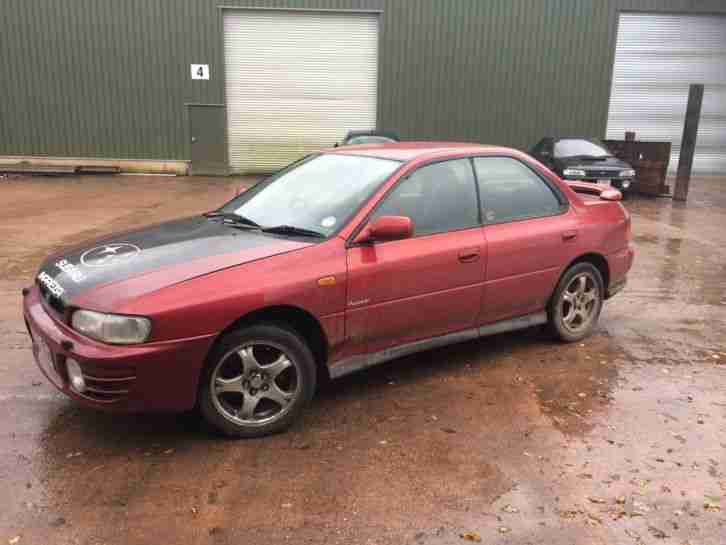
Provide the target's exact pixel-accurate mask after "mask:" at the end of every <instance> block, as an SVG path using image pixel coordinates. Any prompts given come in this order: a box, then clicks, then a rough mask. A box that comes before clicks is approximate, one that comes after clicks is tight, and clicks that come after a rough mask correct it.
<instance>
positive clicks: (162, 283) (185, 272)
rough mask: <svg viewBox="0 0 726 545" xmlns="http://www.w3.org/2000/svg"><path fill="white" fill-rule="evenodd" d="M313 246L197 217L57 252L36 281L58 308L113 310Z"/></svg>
mask: <svg viewBox="0 0 726 545" xmlns="http://www.w3.org/2000/svg"><path fill="white" fill-rule="evenodd" d="M310 245H311V243H308V242H301V241H299V240H293V239H286V238H282V237H278V236H274V235H269V234H265V233H261V232H259V231H255V230H248V229H240V228H235V227H233V226H230V225H225V224H223V223H222V221H221V220H219V219H214V220H212V219H209V218H206V217H204V216H196V217H191V218H184V219H180V220H176V221H171V222H167V223H162V224H159V225H155V226H151V227H147V228H144V229H140V230H136V231H129V232H126V233H123V234H119V235H114V236H110V237H105V238H102V239H99V240H96V241H92V242H90V243H85V244H83V245H80V246H76V247H74V248H71V249H69V250H66V251H65V252H63V253H59V254H56V255H53V256H51V257H50V258H48V259H47V260H46V261H45V262H44V263H43V264H42V266H41V268H40V271H39V272H38V276H37V279H36V280H37V284H38V285H39V287H40V291H41V294H42V295H43V297H44V298H45V299H46V300H47V301H48V302H49V303H50V305H51V306H52V307H53V308H55V309H56V310H59V311H62V310H63V309H64V308H65V307H67V306H69V305H70V306H79V307H85V308H93V309H96V310H105V311H113V310H114V309H115V308H118V307H119V306H120V305H123V304H124V303H126V302H128V301H129V300H131V299H133V298H136V297H139V296H141V295H144V294H146V293H150V292H152V291H156V290H158V289H161V288H163V287H166V286H170V285H173V284H177V283H179V282H183V281H185V280H189V279H191V278H195V277H197V276H202V275H205V274H208V273H211V272H214V271H218V270H221V269H226V268H228V267H233V266H235V265H241V264H243V263H249V262H250V261H255V260H259V259H263V258H267V257H271V256H274V255H278V254H281V253H285V252H290V251H294V250H298V249H301V248H305V247H307V246H310Z"/></svg>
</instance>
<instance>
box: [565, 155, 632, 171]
mask: <svg viewBox="0 0 726 545" xmlns="http://www.w3.org/2000/svg"><path fill="white" fill-rule="evenodd" d="M557 161H558V162H559V163H560V165H561V166H562V168H579V169H582V170H586V171H587V170H607V171H620V170H625V169H627V168H632V167H631V166H630V165H629V164H628V163H626V162H625V161H621V160H620V159H618V158H617V157H608V158H607V159H601V160H596V159H582V158H578V157H572V158H570V157H561V158H559V159H558V160H557Z"/></svg>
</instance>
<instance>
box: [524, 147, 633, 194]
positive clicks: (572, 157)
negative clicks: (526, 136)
mask: <svg viewBox="0 0 726 545" xmlns="http://www.w3.org/2000/svg"><path fill="white" fill-rule="evenodd" d="M529 154H530V155H531V156H532V157H534V158H535V159H537V160H538V161H539V162H540V163H542V164H544V165H545V166H547V167H549V168H550V169H551V170H553V171H554V172H555V173H556V174H557V175H558V176H560V177H561V178H563V179H565V180H583V181H585V182H592V183H599V184H605V185H612V186H613V187H615V188H617V189H619V190H620V191H621V192H622V193H623V194H624V195H625V194H626V193H628V192H629V191H630V190H631V189H632V187H633V183H634V181H635V170H634V169H633V167H632V166H630V165H629V164H628V163H626V162H625V161H621V160H620V159H618V158H617V157H615V156H614V155H613V154H612V153H611V152H610V150H608V149H607V147H606V146H605V145H604V144H603V143H602V142H599V141H597V140H592V139H588V138H554V137H546V138H543V139H542V140H540V141H539V143H538V144H537V145H536V146H534V147H533V148H532V149H531V150H530V152H529Z"/></svg>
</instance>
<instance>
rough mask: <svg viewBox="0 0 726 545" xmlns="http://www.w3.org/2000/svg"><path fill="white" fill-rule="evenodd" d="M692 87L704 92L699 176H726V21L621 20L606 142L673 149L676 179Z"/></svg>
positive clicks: (707, 18) (672, 166)
mask: <svg viewBox="0 0 726 545" xmlns="http://www.w3.org/2000/svg"><path fill="white" fill-rule="evenodd" d="M691 83H703V84H704V85H705V92H704V97H703V106H702V110H701V121H700V125H699V129H698V139H697V141H696V155H695V158H694V165H693V166H694V172H696V173H701V174H707V173H720V174H723V173H726V17H724V16H712V15H710V16H701V15H652V14H622V15H620V23H619V28H618V39H617V49H616V53H615V66H614V71H613V84H612V91H611V98H610V113H609V116H608V128H607V137H608V138H612V139H622V138H623V137H624V133H625V131H630V130H632V131H635V132H636V133H637V138H638V139H639V140H651V141H654V140H658V141H670V142H671V143H672V144H673V148H672V149H673V154H672V156H671V162H670V165H669V169H670V170H671V172H673V171H675V169H676V167H677V166H678V152H679V147H680V143H681V137H682V134H683V122H684V119H685V113H686V103H687V101H688V86H689V85H690V84H691Z"/></svg>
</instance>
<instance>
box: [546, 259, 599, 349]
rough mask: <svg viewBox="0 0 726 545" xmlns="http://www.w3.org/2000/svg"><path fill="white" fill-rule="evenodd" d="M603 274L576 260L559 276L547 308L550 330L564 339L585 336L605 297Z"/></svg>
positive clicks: (592, 324) (573, 340)
mask: <svg viewBox="0 0 726 545" xmlns="http://www.w3.org/2000/svg"><path fill="white" fill-rule="evenodd" d="M604 293H605V288H604V283H603V279H602V275H601V274H600V271H599V270H597V268H596V267H595V266H594V265H592V264H591V263H578V264H576V265H574V266H572V267H570V268H569V269H568V270H567V271H565V273H564V274H563V275H562V278H560V281H559V283H558V284H557V288H556V289H555V293H554V294H553V296H552V299H551V300H550V304H549V307H548V309H547V311H548V315H549V316H548V318H549V327H550V329H551V330H552V333H554V335H555V336H556V337H558V338H559V339H561V340H563V341H566V342H576V341H579V340H581V339H583V338H585V337H587V336H588V335H589V334H590V333H592V330H593V329H594V328H595V326H596V325H597V320H598V318H599V317H600V311H601V310H602V305H603V299H604Z"/></svg>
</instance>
